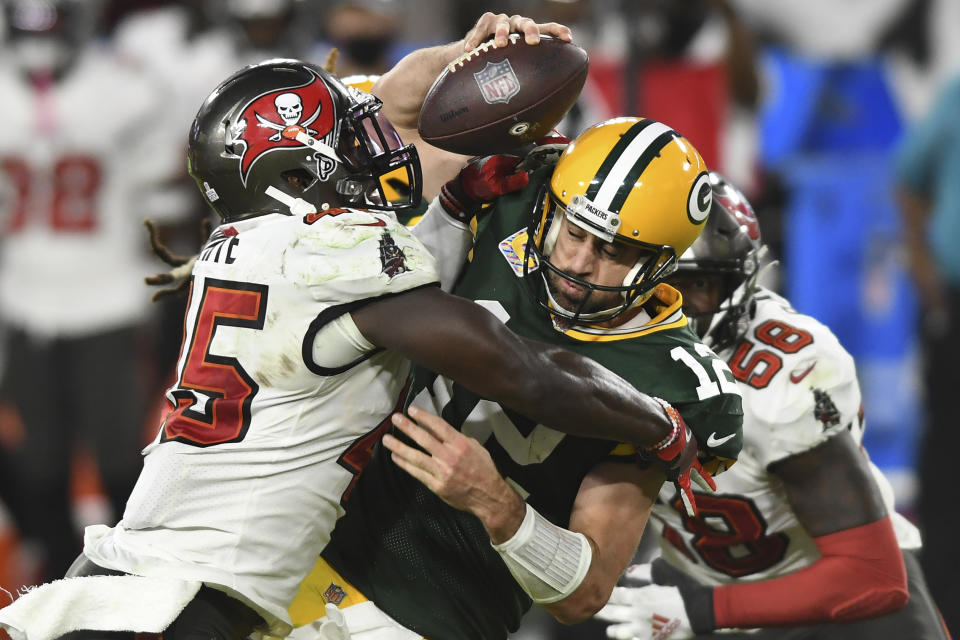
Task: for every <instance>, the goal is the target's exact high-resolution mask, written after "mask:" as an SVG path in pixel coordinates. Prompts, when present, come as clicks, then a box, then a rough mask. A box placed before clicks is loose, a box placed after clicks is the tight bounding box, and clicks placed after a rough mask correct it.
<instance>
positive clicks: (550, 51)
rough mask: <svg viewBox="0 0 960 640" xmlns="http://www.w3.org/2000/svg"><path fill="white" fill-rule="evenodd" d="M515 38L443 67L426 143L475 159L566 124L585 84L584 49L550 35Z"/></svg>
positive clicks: (425, 121)
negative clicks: (537, 39) (533, 39)
mask: <svg viewBox="0 0 960 640" xmlns="http://www.w3.org/2000/svg"><path fill="white" fill-rule="evenodd" d="M509 40H510V41H509V44H507V45H506V46H505V47H496V46H494V44H493V41H492V40H488V41H487V42H485V43H483V44H482V45H480V46H479V47H477V48H476V49H474V50H473V51H470V52H468V53H465V54H463V55H462V56H460V57H459V58H457V59H456V60H454V61H453V62H451V63H450V64H448V65H447V66H446V67H445V68H444V70H443V72H441V74H440V75H439V76H438V77H437V79H436V81H435V82H434V83H433V86H432V87H431V88H430V90H429V91H428V92H427V97H426V99H425V100H424V102H423V107H422V108H421V110H420V121H419V125H418V130H419V132H420V137H421V138H422V139H423V140H424V141H426V142H428V143H430V144H432V145H434V146H436V147H439V148H441V149H445V150H447V151H452V152H454V153H462V154H465V155H471V156H478V155H490V154H495V153H508V152H510V151H512V150H515V149H517V148H518V147H522V146H524V145H526V144H529V143H531V142H533V141H534V140H537V139H538V138H541V137H543V136H544V135H546V134H547V133H549V132H550V130H551V129H553V128H554V127H555V126H556V125H557V123H558V122H560V119H561V118H563V116H564V114H566V113H567V111H568V110H569V109H570V107H572V106H573V103H574V102H576V100H577V97H578V96H579V95H580V91H581V89H583V83H584V82H586V79H587V70H588V68H589V66H590V60H589V57H588V56H587V53H586V51H584V50H583V49H581V48H580V47H578V46H576V45H574V44H571V43H569V42H564V41H563V40H558V39H556V38H551V37H548V36H541V37H540V43H539V44H537V45H528V44H526V42H524V40H523V37H522V36H521V35H520V34H517V33H512V34H510V39H509Z"/></svg>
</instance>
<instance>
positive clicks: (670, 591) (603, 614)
mask: <svg viewBox="0 0 960 640" xmlns="http://www.w3.org/2000/svg"><path fill="white" fill-rule="evenodd" d="M640 566H645V565H640ZM596 617H597V618H598V619H600V620H604V621H606V622H613V623H616V624H611V625H610V626H608V627H607V637H608V638H614V640H667V639H668V638H669V640H686V639H687V638H692V637H693V636H694V633H693V629H691V628H690V620H689V619H688V618H687V611H686V609H684V606H683V598H681V597H680V590H679V589H677V588H676V587H664V586H661V585H658V584H650V585H647V586H645V587H614V588H613V595H611V596H610V600H609V602H607V604H606V605H605V606H604V607H603V608H602V609H600V611H598V612H597V614H596Z"/></svg>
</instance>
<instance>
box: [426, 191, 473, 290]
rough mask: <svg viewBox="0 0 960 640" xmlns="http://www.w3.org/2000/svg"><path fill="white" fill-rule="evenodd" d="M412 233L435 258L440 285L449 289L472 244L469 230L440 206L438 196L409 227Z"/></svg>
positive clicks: (461, 267) (455, 279) (457, 275)
mask: <svg viewBox="0 0 960 640" xmlns="http://www.w3.org/2000/svg"><path fill="white" fill-rule="evenodd" d="M413 235H415V236H416V237H417V238H418V239H419V240H420V242H422V243H423V244H424V245H425V246H426V247H427V250H428V251H430V253H431V254H433V257H434V258H435V259H436V261H437V273H438V274H439V276H440V287H441V288H442V289H443V290H444V291H447V292H449V291H451V290H452V289H453V285H454V283H456V281H457V278H458V277H459V276H460V272H461V270H462V269H463V266H464V264H465V263H466V260H467V253H468V252H469V251H470V249H471V248H472V247H473V232H472V231H471V230H470V227H469V226H468V225H465V224H463V223H462V222H459V221H458V220H454V219H453V218H452V217H450V216H449V215H448V214H447V213H446V212H445V211H444V210H443V207H441V206H440V198H439V196H438V197H436V198H434V199H433V201H432V202H431V203H430V206H429V207H427V211H426V213H424V214H423V217H422V218H421V219H420V221H419V222H418V223H417V224H416V225H415V226H414V227H413Z"/></svg>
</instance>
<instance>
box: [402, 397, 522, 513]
mask: <svg viewBox="0 0 960 640" xmlns="http://www.w3.org/2000/svg"><path fill="white" fill-rule="evenodd" d="M407 411H408V413H409V414H410V416H411V417H412V418H414V420H416V422H414V420H411V419H410V418H408V417H406V416H404V415H403V414H401V413H395V414H393V417H392V420H393V424H394V426H396V427H397V428H398V429H399V430H400V431H402V432H403V433H404V434H406V435H407V436H408V437H409V438H410V439H411V440H413V441H414V442H415V443H417V445H419V446H420V449H418V448H416V447H412V446H409V445H407V444H406V443H404V442H402V441H400V440H399V439H397V438H395V437H394V436H392V435H390V434H387V435H385V436H384V437H383V445H384V446H385V447H386V448H388V449H389V450H390V451H391V452H392V453H393V455H392V458H393V461H394V462H395V463H396V464H397V466H398V467H400V468H401V469H403V470H404V471H406V472H407V473H409V474H410V475H412V476H413V477H414V478H416V479H417V480H419V481H420V482H422V483H423V484H425V485H426V486H427V488H428V489H430V490H431V491H433V492H434V493H435V494H437V496H439V497H440V498H441V499H442V500H443V501H444V502H446V503H447V504H449V505H450V506H451V507H454V508H455V509H460V510H462V511H468V512H470V513H472V514H474V515H476V516H477V517H478V518H480V520H481V521H483V522H484V524H487V523H488V522H491V521H495V520H498V519H500V518H502V516H503V513H504V510H505V509H506V508H508V507H518V508H519V512H518V513H520V518H519V519H520V520H522V519H523V513H525V512H526V510H525V508H524V505H523V500H522V499H521V498H520V497H519V495H517V493H516V492H515V491H513V489H511V488H510V485H508V484H507V483H506V481H505V480H504V479H503V477H502V476H501V475H500V472H499V471H497V467H496V465H495V464H494V463H493V459H492V458H491V457H490V452H489V451H487V450H486V449H485V448H484V446H483V445H482V444H480V443H479V442H477V440H475V439H474V438H471V437H469V436H465V435H464V434H462V433H460V432H459V431H457V430H456V429H454V428H453V427H451V426H450V424H449V423H448V422H447V421H446V420H444V419H443V418H440V417H439V416H436V415H434V414H432V413H430V412H429V411H426V410H424V409H419V408H417V407H410V408H409V409H408V410H407ZM516 525H517V526H519V522H517V523H516ZM514 530H516V527H514Z"/></svg>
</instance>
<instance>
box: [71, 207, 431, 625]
mask: <svg viewBox="0 0 960 640" xmlns="http://www.w3.org/2000/svg"><path fill="white" fill-rule="evenodd" d="M436 281H437V275H436V269H435V266H434V260H433V258H432V256H430V254H429V253H428V252H427V251H426V249H425V248H424V247H423V245H422V244H421V243H420V242H419V241H418V240H416V239H415V238H414V237H413V236H412V234H411V233H410V231H409V230H408V229H407V228H406V227H404V226H402V225H400V224H399V223H398V222H396V219H395V218H394V217H393V216H392V215H390V214H381V213H369V212H365V211H354V210H333V212H331V213H327V214H323V215H319V214H311V215H308V216H303V217H293V216H286V215H280V214H270V215H265V216H262V217H257V218H253V219H249V220H245V221H241V222H237V223H233V224H226V225H222V226H220V227H219V228H218V229H217V230H216V231H215V232H214V233H213V235H212V236H211V238H210V240H209V241H208V242H207V244H206V245H205V246H204V248H203V250H202V251H201V254H200V259H199V260H198V262H197V264H196V266H195V267H194V271H193V279H192V287H191V293H190V300H189V305H188V310H187V315H186V323H185V334H184V335H185V338H184V345H183V348H182V352H181V354H180V359H179V362H178V374H179V377H178V381H177V383H176V384H175V385H174V386H173V387H172V388H171V389H170V390H169V391H168V393H167V397H168V399H169V401H170V403H171V404H172V405H173V410H172V411H171V412H170V413H169V414H168V415H167V417H166V418H165V420H164V423H163V425H162V427H161V430H160V433H159V435H158V436H157V439H156V440H155V441H154V442H153V443H152V444H150V445H149V446H148V447H147V448H146V449H145V450H144V454H145V456H146V457H145V460H144V468H143V472H142V473H141V475H140V478H139V480H138V482H137V485H136V487H135V488H134V490H133V492H132V494H131V496H130V499H129V501H128V502H127V508H126V511H125V512H124V514H123V519H122V520H121V522H120V523H119V524H118V525H117V526H116V527H114V528H112V529H107V528H105V527H101V528H88V530H87V539H86V545H85V549H84V553H85V554H86V555H87V556H88V557H89V558H90V559H91V560H93V561H94V562H96V563H97V564H100V565H102V566H105V567H110V568H113V569H118V570H121V571H125V572H128V573H136V574H142V575H150V576H169V577H177V578H181V579H185V580H200V581H203V582H206V583H208V584H212V585H214V586H218V588H223V589H225V590H226V591H228V592H229V593H231V594H232V595H234V596H236V597H238V598H239V599H242V600H244V601H245V602H247V603H248V604H250V605H251V606H253V607H254V608H255V609H256V610H257V611H258V612H260V613H261V615H263V616H264V618H265V619H266V620H267V621H268V623H270V624H271V630H272V632H273V633H274V634H285V633H286V632H287V631H289V629H290V627H289V622H290V619H289V616H288V614H287V606H288V605H289V604H290V602H291V601H292V600H293V598H294V595H295V594H296V592H297V588H298V585H299V584H300V582H301V580H302V579H303V578H304V576H305V575H306V573H307V572H308V570H309V569H310V567H311V566H313V563H314V561H315V560H316V558H317V555H318V554H319V552H320V551H321V550H322V549H323V547H324V546H325V545H326V543H327V541H328V540H329V537H330V532H331V530H332V529H333V526H334V523H335V521H336V520H337V518H339V517H340V516H341V515H342V514H343V508H342V506H341V500H342V499H343V498H344V494H345V493H346V492H347V491H348V489H349V487H350V486H351V483H352V482H353V480H354V479H355V477H356V474H357V473H358V472H359V471H360V469H361V468H362V467H363V465H364V464H365V462H366V460H367V457H368V456H369V454H370V450H371V448H372V446H373V443H374V441H375V439H376V438H377V437H378V436H379V434H380V433H381V432H382V431H383V430H384V429H386V428H387V426H388V420H389V416H390V414H391V413H392V411H393V410H394V409H395V407H396V406H397V402H398V400H399V398H400V395H401V392H402V389H403V387H404V385H405V384H406V377H407V376H406V374H407V373H408V370H409V365H408V362H407V361H406V360H405V359H404V358H402V357H401V356H399V355H397V354H394V353H391V352H388V351H383V350H379V349H376V348H374V346H373V345H372V344H370V343H369V342H368V341H367V340H366V339H364V338H363V336H362V335H361V334H360V332H359V331H358V330H357V328H356V326H355V325H354V323H353V321H352V320H351V319H350V314H349V311H350V309H352V308H356V307H357V306H358V305H359V304H362V303H363V302H364V301H367V300H370V299H372V298H376V297H379V296H385V295H391V294H395V293H399V292H403V291H408V290H410V289H413V288H415V287H420V286H424V285H431V284H432V283H435V282H436Z"/></svg>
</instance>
